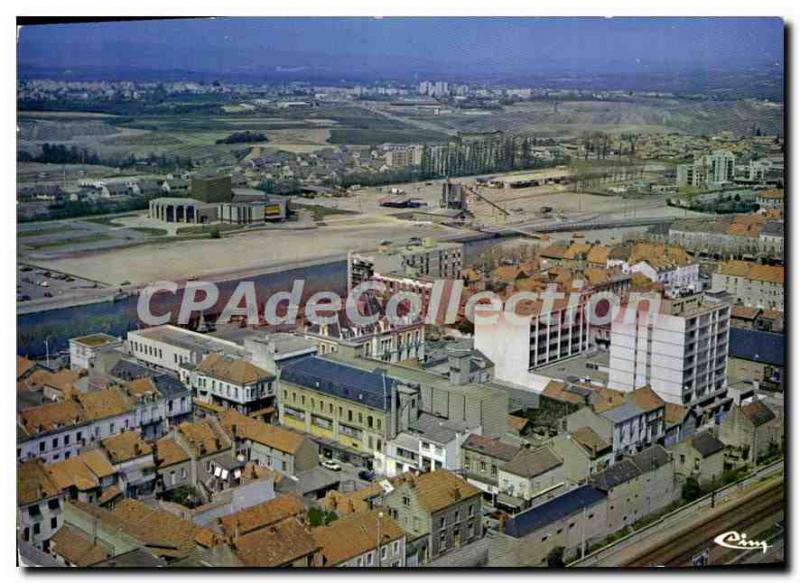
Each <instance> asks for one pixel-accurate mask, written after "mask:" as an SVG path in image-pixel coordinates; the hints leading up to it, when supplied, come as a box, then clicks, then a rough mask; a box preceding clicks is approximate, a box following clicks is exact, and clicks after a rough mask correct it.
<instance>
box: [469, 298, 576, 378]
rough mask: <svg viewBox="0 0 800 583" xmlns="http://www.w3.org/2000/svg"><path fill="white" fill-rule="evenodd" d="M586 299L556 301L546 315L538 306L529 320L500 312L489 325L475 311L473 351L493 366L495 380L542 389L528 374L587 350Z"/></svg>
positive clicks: (530, 374) (478, 312) (539, 304)
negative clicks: (481, 355) (485, 358)
mask: <svg viewBox="0 0 800 583" xmlns="http://www.w3.org/2000/svg"><path fill="white" fill-rule="evenodd" d="M586 299H588V298H587V297H586V296H584V301H580V302H572V301H571V300H570V301H569V302H567V301H566V300H558V301H556V302H555V303H554V306H553V308H552V310H551V311H550V312H549V313H548V312H546V311H545V308H544V307H543V306H542V304H541V302H539V303H538V304H537V306H538V307H537V308H536V309H535V310H534V311H535V313H534V314H533V315H531V316H528V317H526V318H522V316H516V317H515V316H513V315H511V316H509V315H507V314H505V313H504V312H500V313H498V314H497V317H496V321H495V322H491V323H485V322H484V321H483V320H484V319H483V318H480V317H478V315H479V314H480V310H476V314H478V315H476V318H475V349H476V350H479V351H480V352H481V353H483V354H484V355H485V356H486V357H487V358H488V359H489V360H491V361H492V362H493V363H494V364H495V368H494V375H495V378H497V379H499V380H501V381H506V382H509V383H512V384H514V385H518V386H520V387H526V388H529V389H530V388H533V389H534V390H541V389H544V385H542V386H541V387H537V382H540V381H537V378H536V377H537V376H538V375H534V374H532V372H531V371H533V370H534V369H536V368H538V367H542V366H545V365H548V364H552V363H554V362H556V361H558V360H562V359H564V358H569V357H571V356H575V355H577V354H581V353H583V352H585V351H586V350H588V349H589V345H590V334H589V318H587V317H586V312H585V309H584V308H585V300H586ZM487 315H488V314H487ZM541 378H543V377H541Z"/></svg>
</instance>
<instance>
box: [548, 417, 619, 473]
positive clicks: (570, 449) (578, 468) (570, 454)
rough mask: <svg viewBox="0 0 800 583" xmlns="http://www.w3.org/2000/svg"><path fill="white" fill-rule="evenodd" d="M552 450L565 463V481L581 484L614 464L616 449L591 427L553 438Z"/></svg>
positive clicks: (563, 433)
mask: <svg viewBox="0 0 800 583" xmlns="http://www.w3.org/2000/svg"><path fill="white" fill-rule="evenodd" d="M549 445H550V448H551V449H552V450H553V451H554V452H555V454H556V455H557V456H558V457H559V458H560V459H561V460H562V461H563V473H564V479H565V480H567V481H568V482H571V483H573V484H579V483H582V482H584V481H586V479H587V478H588V477H589V475H590V474H595V473H598V472H601V471H603V470H604V469H605V468H607V467H608V466H609V465H610V464H612V463H613V462H614V449H613V448H612V447H611V444H610V443H609V442H608V441H606V440H604V439H603V438H602V437H600V436H599V435H598V434H597V432H596V431H595V430H594V429H592V428H591V427H579V428H578V429H576V430H575V431H572V432H562V433H559V434H558V435H556V436H555V437H553V438H551V440H550V442H549Z"/></svg>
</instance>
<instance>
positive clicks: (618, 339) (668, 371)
mask: <svg viewBox="0 0 800 583" xmlns="http://www.w3.org/2000/svg"><path fill="white" fill-rule="evenodd" d="M730 309H731V307H730V303H729V300H728V298H727V296H726V295H711V294H706V295H702V294H695V295H693V296H687V297H683V298H678V299H674V300H663V301H662V305H661V310H660V312H659V313H657V314H652V315H650V314H649V313H648V312H647V311H646V310H643V311H641V312H639V311H637V310H636V309H635V308H633V307H630V308H626V310H627V312H628V313H627V314H626V316H628V317H626V318H621V317H620V318H615V319H614V321H613V322H612V325H611V355H610V360H609V377H608V383H609V386H610V387H613V388H615V389H621V390H624V391H633V390H634V389H637V388H639V387H643V386H645V385H650V387H651V388H652V389H653V390H654V391H655V392H656V393H657V394H658V396H659V397H661V398H662V399H663V400H665V401H667V402H669V403H674V404H677V405H684V406H692V405H697V404H699V405H700V406H702V407H705V406H708V405H712V404H713V403H714V401H715V399H716V397H719V396H724V395H725V393H726V391H727V378H726V372H725V371H726V367H727V363H728V332H729V329H730ZM628 320H630V321H628Z"/></svg>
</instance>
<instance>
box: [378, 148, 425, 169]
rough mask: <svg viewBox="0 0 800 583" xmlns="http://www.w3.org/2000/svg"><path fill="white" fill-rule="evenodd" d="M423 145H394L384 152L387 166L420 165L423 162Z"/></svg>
mask: <svg viewBox="0 0 800 583" xmlns="http://www.w3.org/2000/svg"><path fill="white" fill-rule="evenodd" d="M422 151H423V147H422V146H419V145H416V144H415V145H412V146H393V147H391V148H390V149H389V151H388V152H386V154H384V156H383V159H384V161H385V162H386V165H387V166H390V167H392V168H398V167H403V166H419V165H420V164H422Z"/></svg>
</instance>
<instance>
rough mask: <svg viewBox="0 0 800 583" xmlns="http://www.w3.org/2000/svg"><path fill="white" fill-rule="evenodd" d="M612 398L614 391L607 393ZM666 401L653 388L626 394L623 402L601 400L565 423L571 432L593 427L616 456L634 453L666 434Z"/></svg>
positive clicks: (617, 399)
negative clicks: (609, 444)
mask: <svg viewBox="0 0 800 583" xmlns="http://www.w3.org/2000/svg"><path fill="white" fill-rule="evenodd" d="M605 393H608V394H609V395H611V394H613V393H611V390H606V391H605ZM664 411H665V402H664V401H663V400H662V399H661V398H660V397H659V396H658V395H657V394H656V393H655V391H653V390H652V389H651V388H650V387H649V386H644V387H640V388H638V389H636V390H634V391H631V392H629V393H625V394H624V396H623V398H622V400H621V401H620V399H619V398H616V397H613V398H609V399H607V400H606V399H597V400H595V401H594V403H593V404H592V405H590V406H588V407H583V408H581V409H578V410H577V411H575V412H574V413H571V414H569V415H567V417H566V418H565V419H564V420H563V423H564V425H565V428H566V430H567V431H569V432H573V431H576V430H578V429H580V428H582V427H589V428H591V429H592V430H593V431H595V432H596V433H597V434H598V435H599V436H600V437H601V438H602V439H603V440H605V441H607V442H609V443H611V446H612V448H613V451H614V455H615V456H617V457H619V456H620V455H622V454H624V453H634V452H636V451H638V450H640V449H642V448H643V447H646V446H647V445H649V444H652V443H656V442H657V441H658V440H659V439H660V438H661V437H662V436H663V434H664Z"/></svg>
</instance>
